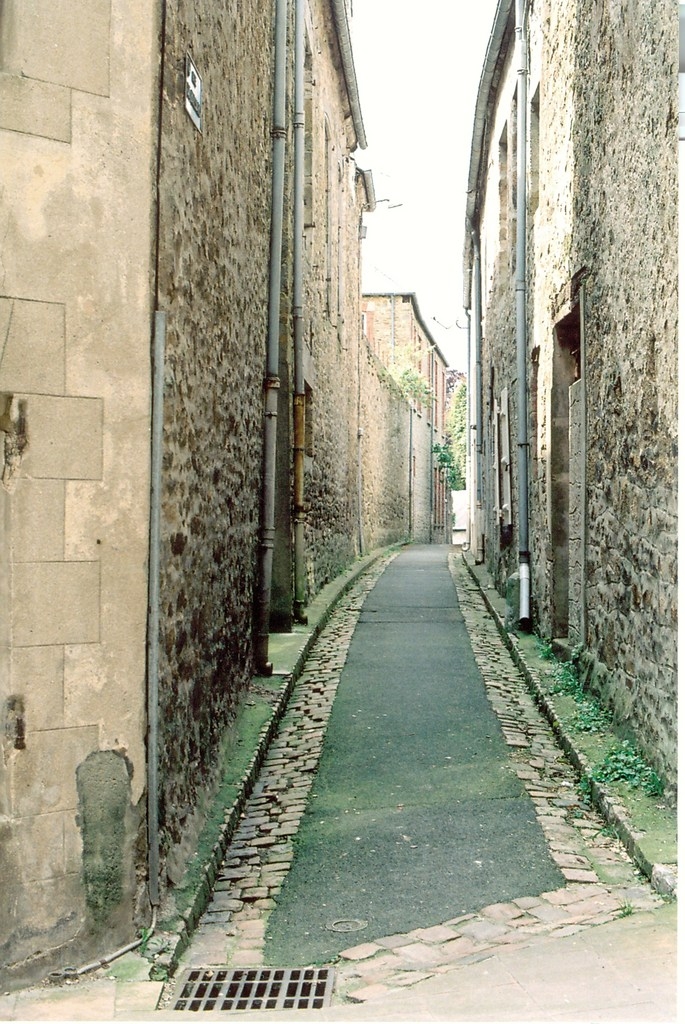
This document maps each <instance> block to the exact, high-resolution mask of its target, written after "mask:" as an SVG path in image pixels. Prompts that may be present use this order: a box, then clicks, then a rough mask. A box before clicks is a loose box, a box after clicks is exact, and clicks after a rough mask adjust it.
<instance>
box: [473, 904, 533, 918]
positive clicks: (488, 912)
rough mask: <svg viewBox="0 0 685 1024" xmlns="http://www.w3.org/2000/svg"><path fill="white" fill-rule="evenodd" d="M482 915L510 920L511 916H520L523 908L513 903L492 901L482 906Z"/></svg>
mask: <svg viewBox="0 0 685 1024" xmlns="http://www.w3.org/2000/svg"><path fill="white" fill-rule="evenodd" d="M480 913H481V914H482V916H483V917H490V918H492V919H493V920H495V921H511V920H512V918H515V917H521V916H522V914H523V910H522V909H521V907H518V906H516V904H514V903H493V904H491V905H490V906H489V907H484V908H483V909H482V910H481V912H480Z"/></svg>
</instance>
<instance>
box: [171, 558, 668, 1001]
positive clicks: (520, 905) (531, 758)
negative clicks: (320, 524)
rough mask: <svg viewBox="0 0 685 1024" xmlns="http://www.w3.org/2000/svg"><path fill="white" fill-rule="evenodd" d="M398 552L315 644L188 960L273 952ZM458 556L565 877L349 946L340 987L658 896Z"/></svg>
mask: <svg viewBox="0 0 685 1024" xmlns="http://www.w3.org/2000/svg"><path fill="white" fill-rule="evenodd" d="M392 557H393V556H390V557H387V558H385V559H383V560H382V561H381V562H379V563H376V565H375V566H374V567H373V568H372V569H371V570H369V572H368V573H365V574H364V575H363V576H362V577H361V578H360V580H359V581H358V582H357V583H356V584H355V586H354V587H353V589H352V590H351V591H350V592H349V593H348V594H347V595H346V596H345V597H344V598H343V600H342V601H341V602H340V604H339V605H338V607H337V609H336V611H335V612H334V613H333V616H332V617H331V620H330V622H329V623H328V625H327V626H326V628H325V629H324V630H323V632H322V634H321V636H320V637H319V639H318V641H317V643H316V645H315V646H314V648H313V652H312V654H311V655H310V656H309V658H308V660H307V664H306V668H305V671H304V672H303V674H302V675H301V677H300V679H299V680H298V682H297V684H296V686H295V689H294V692H293V696H292V698H291V700H290V702H289V704H288V708H287V711H286V714H285V715H284V717H283V719H282V722H281V725H280V727H279V731H278V733H277V736H276V738H275V740H274V742H273V743H272V745H271V747H270V749H269V753H268V755H267V759H266V761H265V764H264V767H263V769H262V771H261V773H260V776H259V779H258V782H257V785H256V786H255V789H254V791H253V794H252V797H251V799H250V801H249V802H248V805H247V807H246V811H245V815H244V817H243V819H242V822H241V825H240V827H239V829H238V830H237V831H236V833H235V835H234V837H233V840H232V842H231V845H230V847H229V849H228V851H227V854H226V858H225V861H224V864H223V866H222V870H221V872H220V874H219V877H218V879H217V884H216V888H215V891H214V895H213V898H212V901H211V903H210V905H209V907H208V908H207V911H206V912H205V914H204V916H203V918H202V920H201V922H200V925H199V927H198V930H197V931H196V933H195V935H194V936H193V940H192V943H191V946H190V949H189V950H188V952H187V953H186V955H185V957H184V960H183V963H182V964H181V966H182V967H189V966H211V965H216V964H222V965H229V966H231V967H246V966H254V967H256V966H261V965H262V963H263V959H262V955H263V945H264V934H265V930H266V922H267V919H268V915H269V913H270V911H271V909H272V908H273V906H274V897H275V896H276V895H277V893H278V892H279V891H280V888H281V885H282V883H283V879H284V878H285V875H286V873H287V871H288V869H289V867H290V863H291V861H292V858H293V836H294V835H295V834H296V832H297V829H298V824H299V821H300V818H301V816H302V814H303V812H304V809H305V806H306V802H307V795H308V793H309V789H310V787H311V783H312V781H313V778H314V774H315V772H316V769H317V765H318V761H319V756H320V752H321V747H322V743H323V738H324V735H325V730H326V723H327V720H328V716H329V714H330V710H331V707H332V703H333V699H334V697H335V692H336V689H337V685H338V682H339V679H340V674H341V672H342V668H343V666H344V664H345V659H346V657H347V650H348V647H349V643H350V640H351V638H352V634H353V632H354V628H355V625H356V623H357V618H358V615H359V611H360V609H361V606H362V604H363V602H364V599H365V598H366V595H367V594H368V592H369V591H370V590H371V589H372V588H373V586H374V584H375V582H376V581H377V579H378V578H379V576H380V575H381V574H382V572H383V571H384V569H385V568H386V566H387V565H388V563H389V561H390V560H391V558H392ZM450 568H451V571H452V577H453V580H454V584H455V587H456V589H457V593H458V596H459V603H460V607H461V611H462V614H463V615H464V619H465V621H466V626H467V629H468V632H469V636H470V638H471V644H472V647H473V652H474V655H475V658H476V662H477V664H478V667H479V669H480V671H481V673H482V675H483V679H484V681H485V686H486V690H487V695H488V698H489V700H490V703H491V705H492V707H493V709H494V711H495V713H496V714H497V716H498V719H499V721H500V723H501V727H502V730H503V733H504V736H505V738H506V741H507V743H508V745H509V748H510V755H511V767H512V770H513V771H515V772H516V774H517V775H518V776H519V778H520V779H521V780H522V782H523V784H524V786H525V787H526V789H527V791H528V793H529V795H530V797H531V799H532V801H533V803H534V806H535V810H536V814H537V816H538V820H539V822H540V825H541V827H542V829H543V832H544V835H545V837H546V839H547V842H548V844H549V849H550V852H551V856H552V857H553V858H554V860H555V861H556V862H557V864H558V865H559V868H560V870H561V872H562V874H563V875H564V877H565V878H566V880H567V884H566V886H564V887H563V888H561V889H558V890H556V891H553V892H548V893H543V894H542V895H541V896H539V897H523V898H521V899H516V900H512V901H511V902H509V903H499V904H494V905H492V906H488V907H484V908H483V909H482V910H481V911H480V912H479V913H477V914H467V915H464V916H462V917H458V918H455V919H452V920H449V921H446V922H444V924H442V925H440V926H437V927H431V928H423V929H416V930H414V931H412V932H410V933H408V934H404V935H392V936H387V937H384V938H379V939H376V940H374V941H373V942H365V943H362V944H360V945H357V946H353V947H351V948H349V949H347V950H345V951H343V952H342V953H341V955H340V958H339V962H338V965H337V971H336V974H337V980H336V996H335V998H336V999H337V1000H346V999H349V1000H353V1001H356V1002H364V1001H367V1000H372V999H374V998H376V997H379V996H382V995H384V994H386V993H387V992H388V991H390V990H392V989H397V988H403V987H405V986H408V985H413V984H415V983H416V982H418V981H420V980H422V979H424V978H426V977H429V976H431V975H435V974H441V973H444V972H445V971H448V970H452V969H454V968H455V967H457V966H458V965H459V964H464V963H469V962H473V961H474V960H482V959H485V958H487V957H488V956H490V955H491V954H492V952H493V950H495V949H497V950H498V951H502V950H503V949H517V948H520V947H521V946H523V945H529V944H530V943H531V942H534V941H535V939H536V937H537V936H540V935H569V934H572V933H574V932H576V931H579V930H581V929H583V928H587V927H590V926H592V925H596V924H600V923H602V922H605V921H608V920H611V919H612V918H614V917H617V916H621V915H622V914H627V913H631V912H633V911H636V910H643V909H651V908H652V907H654V906H656V905H658V904H659V903H660V899H659V897H658V896H657V895H656V894H655V893H654V892H653V891H652V889H651V887H650V886H649V884H648V882H647V881H645V880H644V879H643V878H642V876H641V875H640V874H639V873H638V872H637V871H636V869H635V868H634V865H633V864H632V862H631V861H630V858H629V857H628V855H627V853H626V852H625V850H624V848H623V847H622V845H621V844H620V843H619V842H618V841H617V840H616V839H615V838H614V837H613V835H612V834H611V832H610V830H608V829H607V828H605V826H604V821H603V819H602V818H601V817H600V816H599V815H598V814H597V813H595V811H593V810H592V809H591V808H589V807H588V806H586V805H585V804H584V803H583V802H582V801H581V799H580V797H579V795H578V793H577V791H576V788H575V777H574V773H573V769H572V768H571V766H570V765H569V763H568V762H567V761H566V760H565V758H564V756H563V754H562V752H561V750H560V748H559V747H558V745H557V744H556V742H555V739H554V736H553V734H552V731H551V729H550V727H549V724H548V723H547V722H546V720H545V719H544V718H543V717H542V715H541V714H540V713H539V712H538V710H537V708H536V706H535V703H534V701H533V699H532V697H531V696H530V694H529V692H528V690H527V688H526V684H525V681H524V679H523V677H522V675H521V673H520V672H519V671H518V669H517V668H516V666H515V665H514V663H513V661H512V659H511V656H510V655H509V652H508V651H507V649H506V647H505V646H504V644H503V642H502V639H501V637H500V635H499V633H498V630H497V627H496V625H495V623H494V622H493V620H492V618H491V616H490V614H489V613H488V611H487V609H486V608H485V605H484V603H483V599H482V596H481V594H480V592H479V590H478V587H477V585H476V584H475V583H474V582H473V581H472V580H471V577H470V576H469V574H468V572H467V570H466V568H465V567H464V566H463V564H462V562H461V556H460V555H453V556H451V558H450ZM282 966H287V965H282Z"/></svg>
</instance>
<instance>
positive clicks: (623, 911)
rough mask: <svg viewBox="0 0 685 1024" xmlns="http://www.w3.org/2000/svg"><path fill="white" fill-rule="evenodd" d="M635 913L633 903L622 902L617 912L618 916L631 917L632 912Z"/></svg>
mask: <svg viewBox="0 0 685 1024" xmlns="http://www.w3.org/2000/svg"><path fill="white" fill-rule="evenodd" d="M633 913H635V907H634V906H633V904H632V903H628V902H625V903H622V904H621V908H620V910H619V912H618V914H617V917H630V915H631V914H633Z"/></svg>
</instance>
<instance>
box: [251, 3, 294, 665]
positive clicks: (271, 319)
mask: <svg viewBox="0 0 685 1024" xmlns="http://www.w3.org/2000/svg"><path fill="white" fill-rule="evenodd" d="M287 6H288V5H287V0H276V11H275V29H274V93H273V124H272V128H271V140H272V171H271V176H272V178H271V181H272V185H271V245H270V256H269V309H268V335H267V346H266V374H265V378H264V435H263V436H264V448H263V462H262V503H261V530H260V545H259V565H258V579H257V593H256V607H255V637H254V656H255V666H256V669H257V671H258V672H260V673H262V674H264V675H270V674H271V672H272V671H273V666H272V665H271V663H270V662H269V619H270V615H271V580H272V576H273V560H274V536H275V533H276V525H275V514H276V440H277V424H278V389H279V387H280V384H281V382H280V378H279V374H278V357H279V336H280V312H281V259H282V248H283V197H284V192H285V140H286V125H285V110H286V105H285V92H286V89H285V85H286V55H287V54H286V46H287Z"/></svg>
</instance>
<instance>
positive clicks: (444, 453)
mask: <svg viewBox="0 0 685 1024" xmlns="http://www.w3.org/2000/svg"><path fill="white" fill-rule="evenodd" d="M433 454H434V455H435V456H436V461H437V463H438V466H439V468H440V469H442V470H444V472H445V476H446V478H447V486H448V487H449V488H450V490H452V491H458V490H461V489H462V487H463V482H462V479H461V477H460V474H459V467H458V466H457V464H456V463H455V461H454V452H453V450H452V448H451V447H450V445H449V444H434V445H433Z"/></svg>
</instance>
